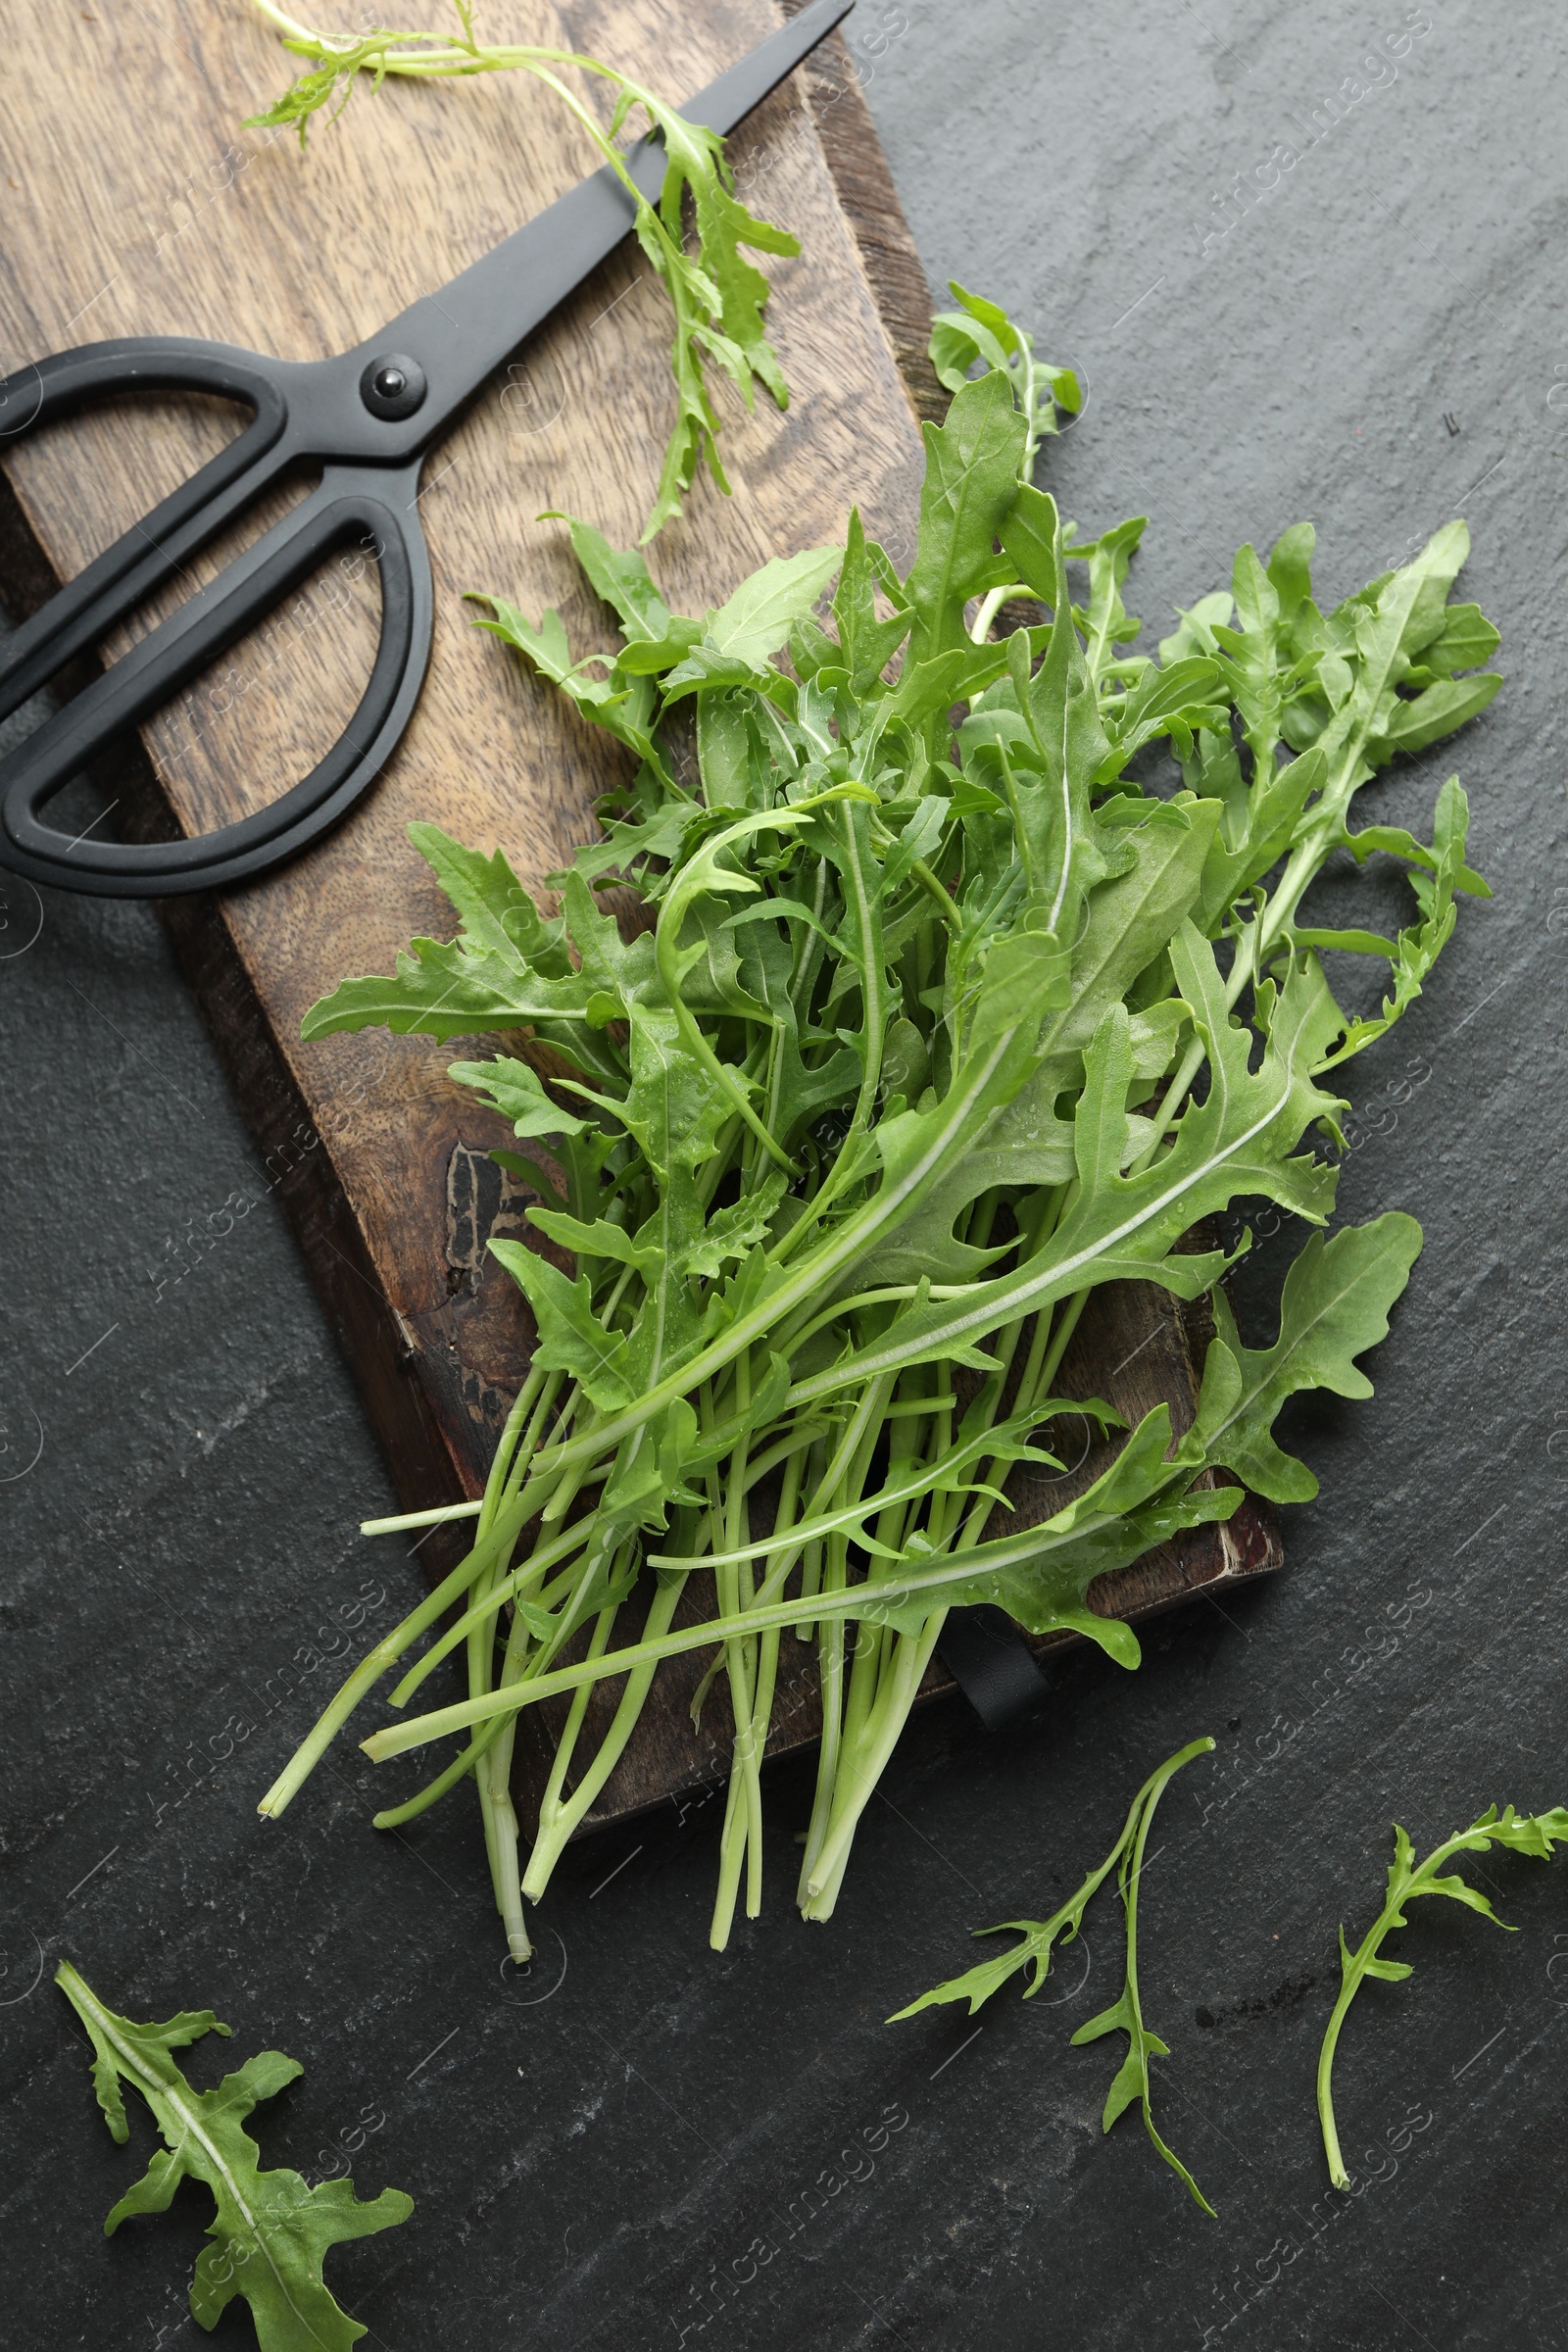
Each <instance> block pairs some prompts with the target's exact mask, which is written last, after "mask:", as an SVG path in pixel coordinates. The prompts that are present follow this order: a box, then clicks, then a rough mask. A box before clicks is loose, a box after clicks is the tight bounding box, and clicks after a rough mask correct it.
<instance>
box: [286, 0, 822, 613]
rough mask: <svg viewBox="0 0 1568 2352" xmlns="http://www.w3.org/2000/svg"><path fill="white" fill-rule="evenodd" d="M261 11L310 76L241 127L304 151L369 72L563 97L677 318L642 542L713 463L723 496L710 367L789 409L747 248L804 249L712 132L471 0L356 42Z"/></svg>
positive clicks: (457, 0) (762, 288) (748, 396)
mask: <svg viewBox="0 0 1568 2352" xmlns="http://www.w3.org/2000/svg"><path fill="white" fill-rule="evenodd" d="M256 6H257V8H258V10H259V11H260V13H261V15H262V16H263V17H264V18H265V19H266V20H267V22H268V23H269V24H270V25H273V26H274V27H275V28H276V30H277V31H278V32H279V33H280V34H281V35H282V40H283V46H284V48H285V49H287V50H288V51H289V52H290V53H291V54H292V55H293V56H295V57H297V58H300V59H302V60H303V61H304V65H305V71H304V72H303V73H301V74H300V75H299V76H298V78H297V79H296V80H295V81H294V82H292V83H291V84H290V86H289V88H288V89H287V90H285V91H284V93H283V95H282V96H281V97H280V98H279V99H277V100H276V101H275V102H274V103H273V104H272V105H271V106H270V107H268V108H267V109H266V110H265V111H264V112H263V113H261V114H259V115H252V116H250V117H248V118H247V123H248V124H249V125H253V126H272V125H283V124H287V125H289V126H291V127H293V128H295V129H297V130H298V132H299V136H300V145H301V147H302V148H303V147H304V146H305V144H306V140H307V137H308V135H309V131H310V126H311V123H313V122H314V121H315V119H316V118H317V116H318V115H320V114H323V113H324V114H325V116H326V118H327V120H328V121H329V122H330V121H331V120H332V119H333V118H334V117H335V116H336V115H337V114H339V113H340V112H341V111H342V109H343V107H344V106H346V105H347V103H348V101H349V98H350V97H351V96H352V94H353V90H354V85H355V83H356V82H357V81H359V80H361V79H362V78H367V77H368V81H369V84H370V87H371V88H372V90H379V89H380V88H381V87H382V84H383V83H384V82H385V81H386V80H387V79H388V78H389V77H390V78H391V79H393V80H396V79H398V78H399V77H403V76H407V77H410V78H413V79H415V80H417V81H421V82H423V81H428V80H430V79H432V78H433V79H442V78H445V77H447V76H449V75H458V76H466V75H469V74H475V73H506V72H509V71H516V72H520V73H530V74H533V75H534V76H536V77H537V78H538V79H539V80H541V81H543V82H545V83H546V84H547V85H548V87H549V88H550V89H552V90H553V91H554V92H555V94H556V96H557V97H558V98H560V99H561V100H562V101H563V103H564V105H565V106H566V107H567V108H568V110H569V111H570V113H571V114H572V116H573V117H574V118H575V120H576V122H577V123H578V124H579V125H580V127H581V128H582V129H583V130H584V131H585V132H586V133H587V135H588V136H589V138H590V139H592V140H593V142H594V144H595V145H596V146H597V147H598V148H599V149H600V151H601V153H602V154H603V155H604V156H605V158H606V160H607V162H608V164H609V166H610V168H611V169H612V171H613V172H618V173H619V175H620V178H621V180H622V182H623V184H624V186H625V188H626V190H627V193H628V194H629V195H630V196H631V198H632V199H633V202H634V204H635V207H636V211H635V221H634V224H635V231H636V236H637V241H638V244H639V245H640V246H641V248H642V250H643V253H644V254H645V256H646V257H647V259H648V262H649V264H650V266H651V267H652V269H653V270H654V272H655V274H656V275H657V276H658V277H660V278H662V281H663V284H664V289H665V292H666V293H667V294H668V296H669V301H670V307H671V310H672V311H673V313H674V319H675V339H674V344H673V347H672V350H671V353H670V365H671V371H672V373H673V375H674V378H675V392H676V417H675V424H674V428H673V430H672V432H671V434H670V438H669V443H668V446H667V447H666V449H665V451H664V458H663V464H662V467H661V470H660V477H659V489H658V493H657V495H656V497H655V501H654V511H653V514H652V515H651V516H650V517H649V521H648V526H647V529H646V530H645V532H644V534H643V536H644V541H645V543H646V541H647V540H649V539H652V538H653V537H654V536H655V534H656V533H657V532H658V531H659V530H660V529H661V528H662V525H663V524H664V523H666V522H667V521H669V520H670V519H671V518H672V517H673V516H675V515H678V514H679V513H680V511H681V500H682V498H683V497H684V495H685V493H686V492H687V491H688V490H689V489H690V487H691V485H692V482H693V481H694V479H695V478H696V474H697V469H698V467H699V466H700V465H701V464H702V462H703V459H704V457H705V455H706V457H707V460H708V465H709V469H710V471H711V474H712V476H713V479H714V481H715V482H716V483H717V484H718V487H719V488H720V490H726V491H727V489H728V486H729V485H728V484H727V482H726V481H725V479H724V472H723V468H722V466H720V464H719V461H718V451H717V438H718V432H719V422H718V417H717V416H716V414H715V412H714V409H713V406H712V402H711V399H710V397H709V391H708V378H707V368H708V366H709V365H710V364H711V363H712V362H715V361H716V362H717V364H718V365H719V366H720V367H721V368H723V369H724V371H725V372H726V374H727V375H729V377H730V378H731V380H732V381H733V382H734V384H735V385H736V387H737V389H738V390H739V392H740V394H741V396H742V398H743V399H744V401H745V402H746V404H747V406H748V408H749V407H750V406H751V403H752V392H753V385H754V383H760V385H761V386H762V387H763V389H764V390H765V391H766V392H768V393H769V394H770V395H771V396H772V398H773V399H774V401H776V403H777V404H778V406H779V407H780V408H781V409H782V408H786V407H787V406H788V404H789V394H788V390H787V388H786V386H785V382H784V376H783V372H782V370H781V368H780V367H779V364H778V358H777V355H776V353H775V352H774V350H773V348H772V345H771V344H770V343H769V342H768V340H767V337H766V334H765V333H764V331H763V327H762V310H763V306H764V304H765V302H766V300H767V291H768V288H767V280H766V278H765V277H764V276H763V275H762V273H761V271H760V270H758V269H757V268H756V267H755V266H754V264H752V263H751V262H749V261H747V260H746V259H745V256H744V254H743V252H742V248H743V247H745V248H747V249H748V250H750V251H751V252H754V253H771V254H782V255H793V254H798V253H799V252H800V246H799V244H798V243H797V241H796V239H795V238H794V237H793V236H791V235H790V234H789V232H788V230H786V229H782V228H777V227H775V226H774V225H773V224H772V223H771V222H770V221H760V220H758V219H757V218H756V216H755V215H754V214H752V213H750V212H748V211H747V209H746V207H745V205H744V204H742V203H741V201H740V199H739V198H738V197H737V195H736V193H735V175H734V172H733V171H732V170H731V168H730V165H729V163H728V160H727V158H726V156H725V152H724V142H723V139H722V138H721V137H720V136H719V135H718V133H717V132H716V131H711V130H709V129H706V128H705V127H703V126H702V125H701V124H698V123H688V122H687V121H686V120H685V118H684V117H683V116H681V115H678V114H676V113H675V111H674V110H673V108H671V107H668V106H665V105H664V104H663V102H662V100H661V99H660V98H658V97H657V96H656V95H655V93H654V92H653V91H652V90H650V89H647V88H645V87H644V85H643V84H642V83H641V82H638V81H634V80H632V79H631V78H630V76H629V75H627V74H624V73H617V72H616V71H615V70H614V68H613V67H611V66H607V65H604V64H601V62H600V61H599V59H597V58H593V57H584V56H579V55H577V54H575V53H574V52H573V51H571V50H569V49H555V48H541V47H537V46H533V45H526V44H519V43H515V42H512V43H501V44H496V43H490V42H481V41H480V40H479V39H478V38H477V37H476V35H475V33H474V29H473V11H472V6H471V0H454V6H453V16H454V19H455V23H454V24H453V25H452V26H451V28H450V29H449V31H448V32H447V33H446V34H445V35H442V34H439V33H431V32H418V31H414V32H409V31H402V32H396V31H389V30H387V29H385V28H384V27H371V28H364V29H362V30H360V31H359V32H358V33H357V34H348V35H343V34H339V33H324V32H319V31H316V30H314V29H312V28H311V27H310V26H308V25H301V24H299V23H298V22H297V20H296V19H294V18H293V17H290V16H287V15H285V14H284V12H283V10H282V8H281V7H280V6H279V5H278V4H277V0H256ZM564 66H569V67H573V68H575V69H576V70H577V71H579V72H581V73H590V74H593V75H596V76H598V77H599V78H601V79H603V80H606V81H608V82H609V83H610V84H611V86H612V88H613V92H614V98H615V103H614V111H613V116H612V118H611V122H610V124H609V127H608V128H606V127H605V126H604V125H602V124H601V123H600V122H599V120H598V118H597V116H596V115H595V114H594V112H593V110H592V109H591V108H590V107H588V106H587V105H586V104H585V103H584V102H583V101H582V99H580V98H578V97H577V96H576V95H575V94H574V93H573V92H572V91H571V90H570V89H569V88H568V87H567V85H566V83H565V82H564V81H563V80H562V78H561V71H560V70H561V68H562V67H564ZM638 110H641V111H642V113H643V114H644V115H645V116H646V117H647V120H648V126H649V129H650V131H651V132H653V133H655V134H657V135H658V136H659V138H660V139H662V143H663V148H664V154H665V159H666V160H665V170H664V184H663V188H662V192H661V195H660V200H659V203H658V205H657V206H655V205H652V204H650V203H649V202H648V201H647V199H646V198H645V197H644V196H643V194H642V193H641V191H640V190H639V189H638V188H637V186H636V184H635V183H634V181H633V180H632V179H631V177H630V175H629V174H628V172H627V171H626V168H625V162H624V158H623V156H622V154H621V152H620V149H619V148H618V147H617V145H616V143H615V142H616V139H617V137H618V135H619V133H620V132H621V130H622V129H623V127H624V126H625V124H626V123H627V120H628V118H629V117H630V116H631V115H632V114H633V113H634V112H636V111H638ZM688 199H689V200H690V205H691V211H692V216H693V218H694V221H695V224H696V231H697V234H696V240H695V251H694V252H688V251H687V243H686V218H685V216H686V207H687V202H688ZM549 617H554V616H553V615H552V616H549Z"/></svg>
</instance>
